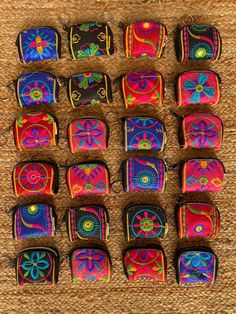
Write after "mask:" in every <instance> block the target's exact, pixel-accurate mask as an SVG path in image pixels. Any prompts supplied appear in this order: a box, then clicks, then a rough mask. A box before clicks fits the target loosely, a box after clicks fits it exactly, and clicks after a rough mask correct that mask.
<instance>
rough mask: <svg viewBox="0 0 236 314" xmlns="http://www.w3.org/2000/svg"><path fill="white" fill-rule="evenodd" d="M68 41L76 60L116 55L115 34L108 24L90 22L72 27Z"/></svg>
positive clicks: (69, 30)
mask: <svg viewBox="0 0 236 314" xmlns="http://www.w3.org/2000/svg"><path fill="white" fill-rule="evenodd" d="M68 41H69V49H70V53H71V56H72V58H73V59H74V60H76V59H83V58H86V57H99V56H103V55H108V56H109V55H112V54H113V53H114V44H113V34H112V31H111V28H110V27H109V26H108V25H107V24H106V23H100V22H89V23H81V24H76V25H73V26H71V27H70V28H69V29H68Z"/></svg>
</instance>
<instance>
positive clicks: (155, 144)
mask: <svg viewBox="0 0 236 314" xmlns="http://www.w3.org/2000/svg"><path fill="white" fill-rule="evenodd" d="M166 142H167V134H166V129H165V126H164V124H163V122H162V121H160V120H159V119H156V118H152V117H133V118H126V119H124V120H123V145H124V150H125V151H126V152H127V151H130V150H156V151H161V152H162V151H163V150H164V148H165V145H166Z"/></svg>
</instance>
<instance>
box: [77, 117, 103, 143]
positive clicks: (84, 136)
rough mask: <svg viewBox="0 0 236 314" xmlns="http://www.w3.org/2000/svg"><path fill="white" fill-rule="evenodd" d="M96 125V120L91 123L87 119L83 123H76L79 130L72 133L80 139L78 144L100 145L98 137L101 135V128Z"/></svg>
mask: <svg viewBox="0 0 236 314" xmlns="http://www.w3.org/2000/svg"><path fill="white" fill-rule="evenodd" d="M97 127H98V122H95V123H92V122H91V121H89V120H87V121H86V122H85V123H84V124H82V123H78V124H77V128H78V129H79V131H77V132H76V133H75V135H74V136H75V137H76V138H78V139H80V142H79V143H78V146H80V147H82V146H84V144H86V145H87V146H89V147H93V146H100V145H101V143H100V141H99V140H98V139H99V137H100V136H101V135H102V130H101V129H99V128H97ZM97 138H98V139H97Z"/></svg>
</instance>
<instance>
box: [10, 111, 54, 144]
mask: <svg viewBox="0 0 236 314" xmlns="http://www.w3.org/2000/svg"><path fill="white" fill-rule="evenodd" d="M13 134H14V140H15V145H16V148H17V149H18V150H28V149H34V148H39V147H50V146H56V145H57V144H58V140H59V127H58V121H57V118H56V117H55V116H54V115H52V114H50V113H38V112H34V113H27V114H23V115H21V116H20V117H19V118H17V119H16V120H15V122H14V125H13Z"/></svg>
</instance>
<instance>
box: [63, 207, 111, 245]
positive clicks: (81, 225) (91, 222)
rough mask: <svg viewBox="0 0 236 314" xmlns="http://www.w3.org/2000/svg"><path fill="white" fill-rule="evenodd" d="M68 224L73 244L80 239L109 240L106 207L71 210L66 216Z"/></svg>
mask: <svg viewBox="0 0 236 314" xmlns="http://www.w3.org/2000/svg"><path fill="white" fill-rule="evenodd" d="M66 222H67V231H68V236H69V240H70V241H71V242H73V241H76V240H78V239H81V240H89V239H99V240H107V239H108V235H109V216H108V211H107V209H106V208H105V207H102V206H94V205H90V206H83V207H78V208H71V209H70V210H68V212H67V214H66Z"/></svg>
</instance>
